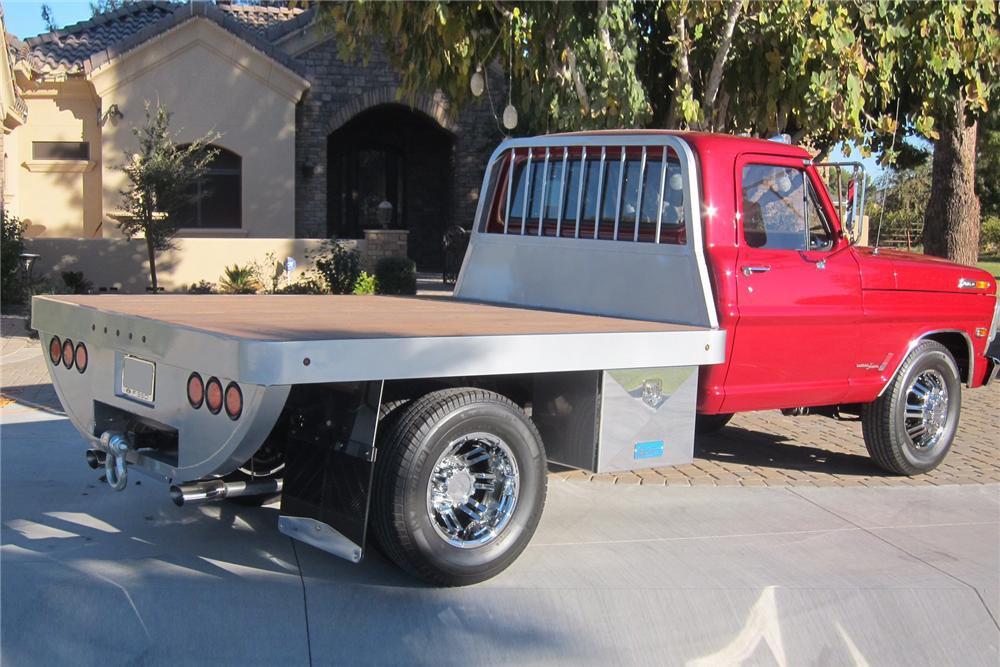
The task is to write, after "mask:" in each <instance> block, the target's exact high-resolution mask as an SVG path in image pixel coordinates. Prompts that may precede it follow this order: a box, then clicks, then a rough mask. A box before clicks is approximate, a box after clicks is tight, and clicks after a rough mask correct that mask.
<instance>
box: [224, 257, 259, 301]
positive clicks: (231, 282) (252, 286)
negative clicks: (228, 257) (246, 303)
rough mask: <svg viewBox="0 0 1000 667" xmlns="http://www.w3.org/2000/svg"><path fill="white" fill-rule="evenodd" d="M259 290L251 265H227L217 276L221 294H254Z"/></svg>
mask: <svg viewBox="0 0 1000 667" xmlns="http://www.w3.org/2000/svg"><path fill="white" fill-rule="evenodd" d="M259 290H260V283H259V282H257V276H256V275H254V269H253V267H252V266H240V265H239V264H233V265H232V266H227V267H226V268H225V270H224V271H223V273H222V276H221V277H220V278H219V291H220V292H222V293H223V294H256V293H257V292H258V291H259Z"/></svg>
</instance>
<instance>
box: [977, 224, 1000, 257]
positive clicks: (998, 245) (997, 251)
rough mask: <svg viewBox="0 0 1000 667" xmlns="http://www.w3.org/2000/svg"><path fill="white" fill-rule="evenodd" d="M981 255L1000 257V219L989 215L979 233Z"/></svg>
mask: <svg viewBox="0 0 1000 667" xmlns="http://www.w3.org/2000/svg"><path fill="white" fill-rule="evenodd" d="M979 254H980V255H1000V217H997V216H995V215H988V216H986V217H985V218H983V227H982V229H981V230H980V232H979Z"/></svg>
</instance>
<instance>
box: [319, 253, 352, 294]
mask: <svg viewBox="0 0 1000 667" xmlns="http://www.w3.org/2000/svg"><path fill="white" fill-rule="evenodd" d="M313 260H314V262H315V264H316V272H317V273H319V275H321V276H322V277H323V280H325V281H326V285H327V287H328V288H329V292H331V293H333V294H351V293H352V292H354V285H355V284H356V283H357V282H358V277H359V276H360V275H361V254H360V253H359V252H358V251H357V250H348V249H347V248H345V247H344V246H342V245H340V244H339V243H337V241H336V240H331V241H327V242H326V243H325V244H324V245H323V247H322V248H321V249H320V250H319V251H318V252H317V253H316V254H315V255H313Z"/></svg>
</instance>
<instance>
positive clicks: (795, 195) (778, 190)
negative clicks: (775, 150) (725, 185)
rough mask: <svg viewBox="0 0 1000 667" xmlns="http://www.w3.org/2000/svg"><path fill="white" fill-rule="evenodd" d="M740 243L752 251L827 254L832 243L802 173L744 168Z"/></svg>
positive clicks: (787, 169)
mask: <svg viewBox="0 0 1000 667" xmlns="http://www.w3.org/2000/svg"><path fill="white" fill-rule="evenodd" d="M742 195H743V239H744V241H746V244H747V245H748V246H750V247H751V248H767V249H769V250H826V249H829V248H830V247H832V245H833V239H832V237H831V235H830V229H829V226H828V225H827V223H826V220H825V218H824V216H823V213H822V210H821V209H820V206H819V201H818V199H817V197H816V193H815V192H814V191H813V188H812V185H811V183H810V182H809V179H808V177H807V176H806V174H805V172H804V171H802V170H801V169H796V168H794V167H781V166H775V165H760V164H751V165H747V166H745V167H743V193H742Z"/></svg>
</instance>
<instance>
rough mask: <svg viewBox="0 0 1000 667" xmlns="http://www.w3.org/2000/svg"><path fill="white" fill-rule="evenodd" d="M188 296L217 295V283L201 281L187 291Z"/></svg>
mask: <svg viewBox="0 0 1000 667" xmlns="http://www.w3.org/2000/svg"><path fill="white" fill-rule="evenodd" d="M187 292H188V294H215V283H211V282H209V281H207V280H199V281H198V282H196V283H194V284H192V285H191V286H190V287H188V289H187Z"/></svg>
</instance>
